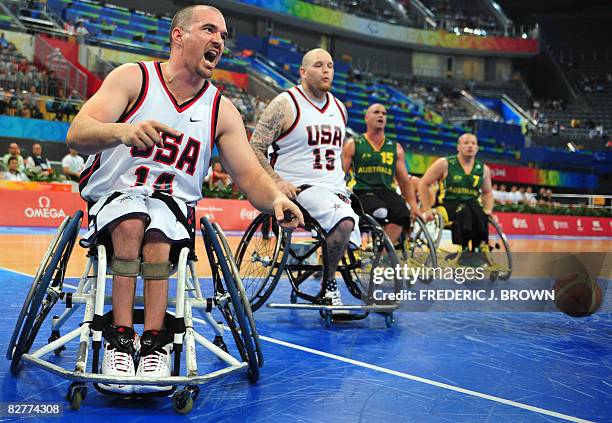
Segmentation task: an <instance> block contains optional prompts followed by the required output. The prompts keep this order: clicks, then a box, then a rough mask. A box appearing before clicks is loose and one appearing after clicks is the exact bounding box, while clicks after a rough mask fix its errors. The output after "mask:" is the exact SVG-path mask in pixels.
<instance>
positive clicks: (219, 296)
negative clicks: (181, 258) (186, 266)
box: [200, 218, 263, 383]
mask: <svg viewBox="0 0 612 423" xmlns="http://www.w3.org/2000/svg"><path fill="white" fill-rule="evenodd" d="M200 222H201V227H202V238H203V240H204V247H205V248H206V254H207V256H208V260H209V262H210V267H211V269H212V277H213V284H214V289H215V302H216V305H217V307H218V308H219V311H220V312H221V314H222V315H223V317H224V318H225V321H226V323H227V326H228V327H229V328H230V331H231V332H232V336H233V338H234V341H235V343H236V347H237V348H238V352H239V354H240V357H241V358H242V360H243V361H245V362H246V363H248V365H249V370H248V373H247V376H248V378H249V381H251V382H252V383H255V382H256V381H257V380H258V379H259V367H261V366H262V365H263V357H262V353H261V349H259V338H258V335H257V329H256V327H255V323H254V320H253V313H252V311H251V307H250V305H249V301H248V298H247V297H246V294H245V292H244V291H243V290H241V289H240V286H241V282H240V275H239V273H238V270H237V267H236V266H235V264H233V265H232V264H230V262H232V261H233V260H234V259H233V256H232V254H231V251H230V250H229V248H227V249H224V248H223V246H222V243H221V239H223V238H224V236H223V233H222V232H221V230H220V229H219V227H218V226H217V227H216V228H215V227H213V225H212V224H211V223H210V222H209V221H208V220H207V219H206V218H202V219H201V221H200ZM226 245H227V244H226ZM228 294H229V297H228ZM260 359H261V360H260Z"/></svg>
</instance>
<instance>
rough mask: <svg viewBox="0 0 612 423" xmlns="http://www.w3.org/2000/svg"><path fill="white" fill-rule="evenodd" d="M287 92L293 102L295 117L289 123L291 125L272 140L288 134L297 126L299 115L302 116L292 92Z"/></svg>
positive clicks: (277, 139)
mask: <svg viewBox="0 0 612 423" xmlns="http://www.w3.org/2000/svg"><path fill="white" fill-rule="evenodd" d="M285 92H286V93H287V94H289V97H291V100H293V104H295V110H296V113H295V119H294V121H293V123H292V124H291V126H290V127H289V128H287V130H286V131H285V132H283V133H282V134H280V135H279V136H278V138H276V139H275V140H274V142H276V141H279V140H281V139H283V138H285V137H286V136H287V135H289V134H290V133H291V132H292V131H293V130H294V129H295V127H296V126H297V124H298V122H299V121H300V117H301V116H302V113H301V112H300V105H299V104H298V102H297V99H296V98H295V96H294V95H293V93H292V92H291V91H285Z"/></svg>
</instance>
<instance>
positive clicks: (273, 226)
mask: <svg viewBox="0 0 612 423" xmlns="http://www.w3.org/2000/svg"><path fill="white" fill-rule="evenodd" d="M352 199H353V203H352V204H353V206H354V208H355V209H356V211H357V214H358V215H359V216H360V219H359V220H360V223H359V229H360V231H361V246H360V247H359V248H358V249H353V248H351V247H349V248H348V249H347V251H346V253H345V255H344V257H343V258H342V260H341V262H340V263H339V264H338V268H337V272H338V273H340V275H341V276H342V279H343V280H344V282H345V284H346V287H347V289H348V292H349V293H350V294H351V296H352V297H354V298H356V299H357V300H359V301H360V304H353V305H342V306H332V305H330V304H329V303H327V302H326V301H325V299H324V290H323V288H322V287H321V284H320V276H319V275H325V274H326V271H327V265H328V263H327V260H326V259H325V257H327V243H326V242H325V231H324V230H323V229H322V228H321V227H320V226H319V224H318V223H317V222H315V221H314V220H312V219H310V218H309V217H308V216H307V214H305V216H306V222H305V223H306V224H305V227H304V228H303V229H302V230H296V231H294V232H293V233H291V232H287V231H284V230H282V228H281V227H280V225H278V223H277V222H276V221H275V219H274V218H273V217H272V216H270V215H268V214H265V213H262V214H260V215H258V216H257V217H256V218H255V219H254V220H253V221H252V222H251V224H250V225H249V227H248V228H247V230H246V232H245V233H244V235H243V237H242V239H241V240H240V244H239V245H238V249H237V250H236V264H237V265H238V268H239V272H240V277H241V279H242V281H243V282H244V286H245V289H246V291H247V296H248V298H249V301H250V303H251V308H252V310H253V311H256V310H258V309H259V308H260V307H261V306H262V305H263V304H264V303H266V301H267V300H268V299H269V298H270V295H272V292H273V291H274V289H275V288H276V286H277V284H278V282H279V280H280V278H281V276H282V274H283V273H285V274H286V275H287V279H288V280H289V283H290V285H291V294H290V298H289V300H290V304H276V303H269V304H268V307H269V308H286V309H313V310H318V311H319V313H320V315H321V317H322V318H323V320H324V325H325V327H330V326H331V324H332V322H333V321H341V320H361V319H365V318H366V317H367V316H368V315H369V314H370V312H377V313H380V314H382V315H383V316H384V318H385V324H386V325H387V327H391V326H392V324H393V322H394V318H393V311H394V310H396V309H397V307H398V306H399V303H398V302H397V301H395V300H394V299H393V298H394V297H393V296H390V295H389V294H391V293H398V292H400V291H401V289H402V286H403V281H402V280H401V279H399V278H398V277H397V275H395V274H394V275H393V276H392V277H391V278H384V279H385V280H384V281H381V280H378V279H377V280H375V275H377V274H378V275H382V271H383V270H384V269H385V268H393V269H396V268H397V267H398V266H399V260H398V258H397V255H396V252H395V249H394V247H393V245H392V244H391V241H390V240H389V238H388V237H387V236H386V235H385V233H384V231H383V229H382V228H381V226H380V225H379V224H378V223H377V222H376V220H374V218H372V217H371V216H369V215H367V214H365V213H363V212H362V211H361V210H360V206H359V205H358V202H357V201H355V198H354V197H353V198H352ZM313 279H314V280H313ZM313 282H314V284H313ZM308 285H310V287H309V286H308ZM298 299H302V300H304V301H305V302H298Z"/></svg>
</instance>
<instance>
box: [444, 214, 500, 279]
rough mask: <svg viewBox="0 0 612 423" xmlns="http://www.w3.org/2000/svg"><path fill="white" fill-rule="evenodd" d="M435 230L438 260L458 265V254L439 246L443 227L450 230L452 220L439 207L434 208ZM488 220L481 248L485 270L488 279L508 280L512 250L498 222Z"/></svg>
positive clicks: (445, 264)
mask: <svg viewBox="0 0 612 423" xmlns="http://www.w3.org/2000/svg"><path fill="white" fill-rule="evenodd" d="M434 212H435V213H434V220H433V223H434V224H435V227H436V229H435V231H433V233H434V236H433V237H432V238H433V239H434V243H435V246H436V249H437V255H438V262H439V263H440V264H441V265H443V266H450V267H452V266H457V265H459V262H458V260H459V254H457V253H456V252H452V251H450V250H447V249H445V248H442V247H440V245H441V244H442V234H443V231H444V230H445V229H448V230H450V228H451V226H452V223H453V222H452V221H448V220H447V219H446V218H445V216H446V212H445V211H443V210H440V207H437V208H436V209H434ZM488 221H489V242H488V243H487V245H485V246H484V247H483V249H482V253H483V254H484V258H485V265H484V268H485V271H487V272H488V273H489V280H490V281H491V282H495V281H496V280H497V279H500V280H508V279H510V276H511V275H512V251H511V250H510V244H509V242H508V238H507V237H506V235H505V234H504V233H503V231H502V229H501V227H500V226H499V223H497V221H496V220H495V219H494V218H493V217H492V216H490V215H489V216H488Z"/></svg>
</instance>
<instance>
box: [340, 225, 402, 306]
mask: <svg viewBox="0 0 612 423" xmlns="http://www.w3.org/2000/svg"><path fill="white" fill-rule="evenodd" d="M363 220H364V225H363V226H362V227H361V247H360V248H359V250H356V251H349V262H352V261H354V263H352V264H354V268H353V270H352V271H351V273H350V275H351V278H350V280H347V281H346V282H347V286H348V287H349V291H350V292H351V294H353V295H354V296H357V298H359V299H361V300H362V301H363V302H365V303H366V304H375V305H390V304H397V302H396V301H394V300H393V301H392V300H389V299H380V298H381V294H385V293H398V292H400V291H401V290H402V280H401V279H400V278H397V277H396V273H395V269H398V268H399V260H398V258H397V255H396V254H395V248H393V244H391V241H390V240H389V238H388V237H387V235H386V234H385V232H384V231H383V229H382V228H381V227H380V225H379V224H378V223H377V222H376V220H374V218H372V217H371V216H369V215H364V216H363ZM352 264H351V263H349V266H351V265H352ZM387 268H392V269H393V271H394V274H393V276H392V277H391V278H387V277H386V276H385V274H384V271H385V269H387ZM375 291H379V292H378V293H376V294H375ZM355 294H358V295H355ZM375 295H376V297H378V298H375ZM385 298H386V297H385Z"/></svg>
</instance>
